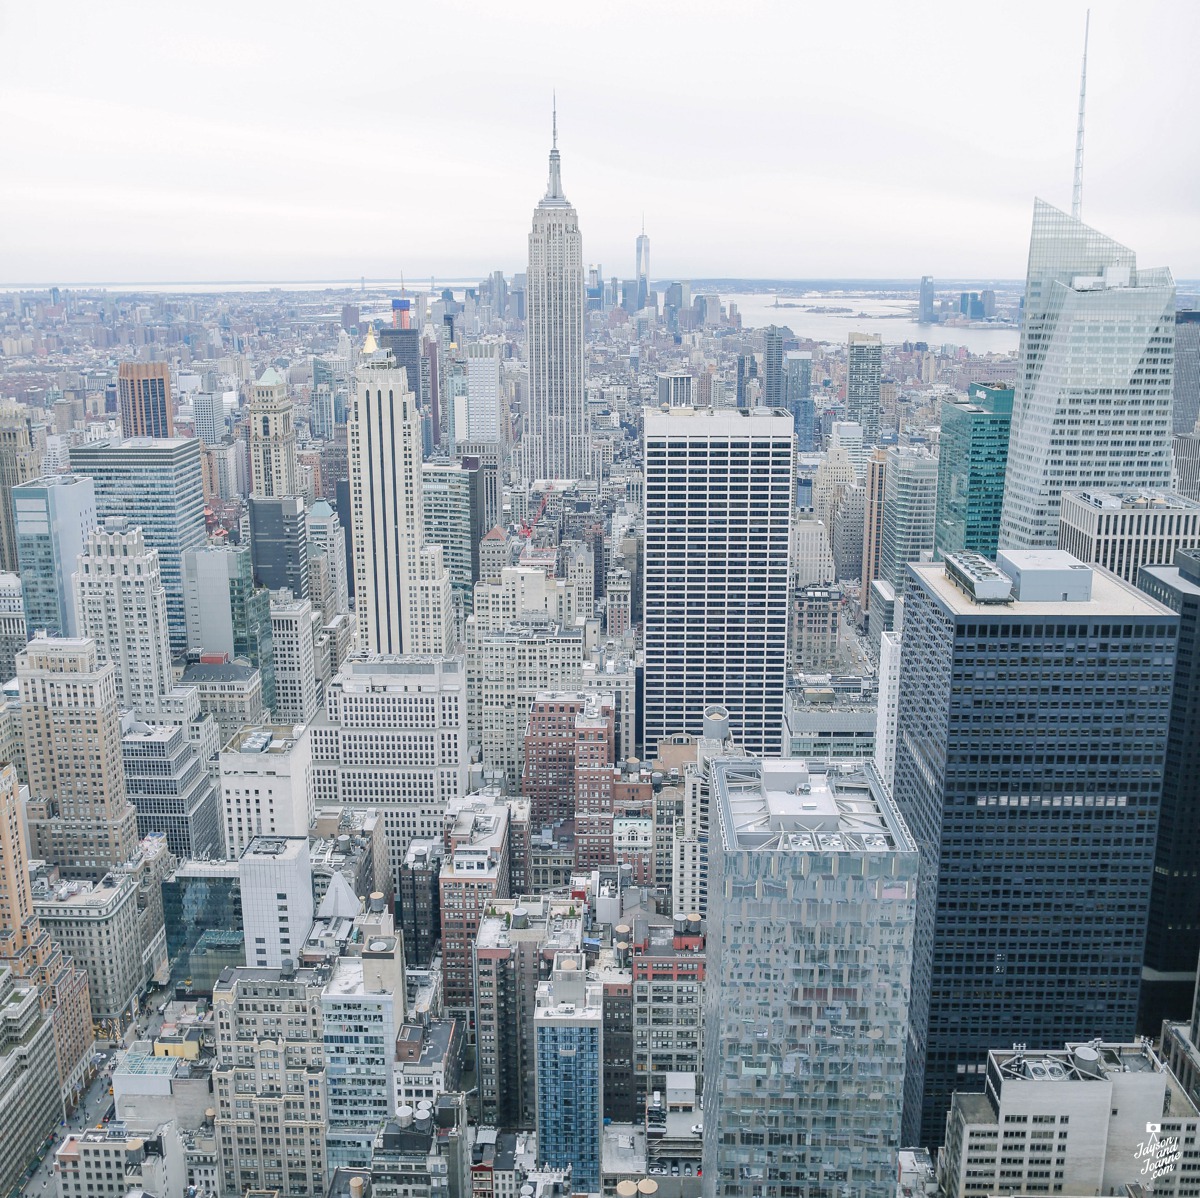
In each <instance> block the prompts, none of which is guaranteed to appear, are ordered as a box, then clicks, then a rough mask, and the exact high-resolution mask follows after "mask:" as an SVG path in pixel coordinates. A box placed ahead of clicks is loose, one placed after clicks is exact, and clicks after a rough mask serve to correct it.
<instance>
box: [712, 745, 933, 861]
mask: <svg viewBox="0 0 1200 1198" xmlns="http://www.w3.org/2000/svg"><path fill="white" fill-rule="evenodd" d="M712 770H713V777H714V779H715V782H716V789H717V801H718V810H719V816H720V823H721V830H722V834H723V836H724V838H725V845H726V848H727V849H729V850H731V851H734V850H737V849H756V850H775V851H797V850H800V851H809V852H856V853H863V852H867V853H871V852H877V853H895V852H915V851H916V844H915V842H914V841H913V839H912V836H911V835H910V834H909V831H908V829H907V827H905V825H904V822H903V821H902V820H901V818H900V814H899V812H898V811H897V810H896V808H895V806H894V805H893V804H892V801H891V799H890V798H889V797H888V795H887V792H886V791H885V789H884V788H883V786H882V784H880V783H879V782H878V779H877V778H876V776H875V775H874V771H873V767H871V766H868V765H865V764H864V763H849V762H847V763H841V762H837V763H832V762H812V763H809V762H806V761H803V760H800V759H797V758H766V759H762V758H745V757H720V758H716V759H715V760H713V762H712Z"/></svg>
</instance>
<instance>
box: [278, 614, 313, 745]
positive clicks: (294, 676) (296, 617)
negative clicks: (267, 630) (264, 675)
mask: <svg viewBox="0 0 1200 1198" xmlns="http://www.w3.org/2000/svg"><path fill="white" fill-rule="evenodd" d="M314 632H315V628H314V621H313V607H312V604H311V603H310V602H309V601H308V600H307V599H293V598H292V595H291V592H290V591H276V592H275V594H274V596H273V597H272V599H271V640H272V642H273V645H274V649H275V719H276V721H277V722H278V723H280V724H307V723H308V722H309V720H311V719H312V718H313V716H315V715H316V714H317V711H318V710H319V709H320V706H321V695H320V691H319V688H318V686H317V664H316V655H315V650H314V636H313V634H314Z"/></svg>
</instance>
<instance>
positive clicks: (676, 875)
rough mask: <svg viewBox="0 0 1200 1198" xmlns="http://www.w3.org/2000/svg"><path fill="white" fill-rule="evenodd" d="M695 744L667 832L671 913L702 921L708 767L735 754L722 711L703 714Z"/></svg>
mask: <svg viewBox="0 0 1200 1198" xmlns="http://www.w3.org/2000/svg"><path fill="white" fill-rule="evenodd" d="M695 743H696V759H695V760H694V761H686V762H685V763H684V765H683V803H682V804H681V805H680V808H679V812H678V814H677V815H676V818H675V825H674V827H673V828H672V830H671V911H672V913H673V914H675V915H677V916H678V915H684V916H690V915H693V914H695V915H699V916H700V917H701V918H704V916H705V915H706V913H707V912H708V856H709V831H708V830H709V825H710V822H711V813H712V803H711V801H710V798H711V791H710V781H711V779H710V776H709V763H710V762H711V761H712V760H713V759H714V758H717V757H732V756H734V755H735V754H737V752H738V748H737V746H736V745H735V744H734V743H733V741H732V740H730V739H729V713H728V712H727V711H726V710H725V709H724V708H723V707H717V706H715V705H714V706H712V707H710V708H709V709H708V710H707V711H706V712H705V713H704V730H703V734H702V735H701V736H699V737H697V738H695Z"/></svg>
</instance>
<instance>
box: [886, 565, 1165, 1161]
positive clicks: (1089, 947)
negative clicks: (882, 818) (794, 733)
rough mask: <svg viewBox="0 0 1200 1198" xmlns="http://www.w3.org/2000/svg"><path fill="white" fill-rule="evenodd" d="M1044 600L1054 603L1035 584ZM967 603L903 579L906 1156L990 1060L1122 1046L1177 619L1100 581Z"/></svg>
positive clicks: (1116, 584) (1145, 907)
mask: <svg viewBox="0 0 1200 1198" xmlns="http://www.w3.org/2000/svg"><path fill="white" fill-rule="evenodd" d="M1047 589H1049V588H1047ZM1090 594H1091V597H1090V598H1088V599H1084V600H1078V601H1066V602H1060V601H1058V600H1057V596H1056V597H1055V600H1054V601H1047V600H1045V599H1041V600H1039V601H1036V602H1035V601H1024V602H1023V601H1021V600H1020V599H1018V600H1016V601H1011V602H996V603H985V602H977V601H975V600H974V599H973V598H972V597H971V596H969V595H967V594H966V593H965V592H964V591H962V590H960V589H958V588H956V587H955V586H954V585H953V583H952V582H951V580H950V579H949V578H948V576H947V574H946V570H945V567H943V566H942V565H910V566H909V586H908V590H907V592H906V597H905V607H904V640H903V644H902V646H901V655H900V683H899V697H898V702H897V714H896V721H897V724H896V767H895V784H894V787H893V793H894V794H895V797H896V803H897V806H898V807H899V808H900V812H901V814H902V815H903V817H904V819H905V821H906V822H907V824H908V826H909V828H910V829H911V830H912V833H913V836H914V837H915V838H916V840H917V843H918V844H919V845H920V847H921V853H922V861H921V895H920V902H919V907H918V919H917V936H916V950H915V956H914V963H913V986H912V1013H911V1018H910V1025H911V1044H910V1056H909V1064H908V1071H907V1075H908V1076H907V1082H906V1095H905V1120H904V1133H905V1135H904V1142H905V1143H906V1144H923V1145H936V1144H938V1143H940V1142H941V1140H940V1137H941V1135H942V1133H943V1130H944V1128H945V1119H946V1111H947V1109H948V1107H949V1104H950V1095H951V1093H952V1092H953V1091H955V1090H963V1091H966V1090H972V1089H980V1088H982V1086H983V1081H984V1076H983V1070H984V1068H985V1067H986V1064H987V1054H988V1051H989V1049H991V1048H994V1047H995V1046H996V1045H997V1044H1001V1045H1003V1044H1012V1043H1014V1042H1019V1043H1027V1044H1029V1045H1031V1046H1034V1045H1038V1046H1041V1045H1050V1044H1060V1043H1065V1042H1066V1041H1068V1040H1087V1039H1089V1038H1090V1037H1092V1036H1093V1035H1095V1034H1097V1031H1098V1029H1100V1028H1103V1029H1105V1034H1106V1035H1109V1036H1111V1037H1112V1038H1114V1039H1123V1040H1129V1039H1132V1037H1133V1034H1134V1031H1135V1023H1136V1015H1137V1006H1138V991H1139V986H1140V981H1141V972H1142V954H1143V949H1144V945H1145V940H1146V923H1147V915H1148V911H1149V905H1150V888H1151V879H1152V876H1153V870H1154V845H1155V832H1156V829H1157V825H1158V813H1159V800H1160V795H1161V789H1162V774H1163V763H1164V757H1165V753H1166V747H1167V727H1168V720H1169V718H1170V712H1171V683H1172V679H1173V676H1174V662H1175V648H1176V632H1177V624H1178V621H1177V618H1176V616H1175V615H1174V613H1172V612H1170V611H1168V610H1167V609H1165V608H1163V607H1162V606H1161V605H1159V604H1157V603H1155V602H1153V601H1152V600H1150V599H1148V598H1147V597H1146V596H1143V595H1141V594H1140V593H1139V592H1138V591H1136V590H1135V589H1134V588H1133V587H1131V586H1129V585H1128V584H1127V583H1125V582H1122V581H1121V580H1120V579H1118V578H1116V577H1115V576H1113V575H1108V574H1102V573H1100V572H1095V573H1094V575H1093V578H1092V582H1091V591H1090Z"/></svg>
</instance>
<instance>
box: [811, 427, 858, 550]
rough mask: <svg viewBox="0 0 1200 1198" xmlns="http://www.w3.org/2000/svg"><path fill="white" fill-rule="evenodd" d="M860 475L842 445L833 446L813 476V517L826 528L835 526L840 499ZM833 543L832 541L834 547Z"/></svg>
mask: <svg viewBox="0 0 1200 1198" xmlns="http://www.w3.org/2000/svg"><path fill="white" fill-rule="evenodd" d="M857 478H858V475H857V474H855V473H854V463H853V462H852V461H851V460H850V455H849V454H848V453H847V452H846V450H845V448H844V447H843V446H841V445H834V446H831V447H830V449H829V451H828V452H827V453H826V454H825V456H824V458H822V459H821V464H820V465H819V466H818V467H817V472H816V474H814V475H813V488H812V496H813V515H814V516H816V518H817V519H818V520H820V521H821V523H822V524H823V525H824V526H825V528H826V530H827V532H828V530H829V529H830V528H831V527H832V526H833V523H832V517H833V512H834V507H835V506H836V504H837V501H838V498H839V497H840V496H841V493H842V491H843V490H844V489H845V488H846V487H850V486H853V485H854V483H855V481H856V480H857ZM832 544H833V542H832V541H830V546H831V547H832Z"/></svg>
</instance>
